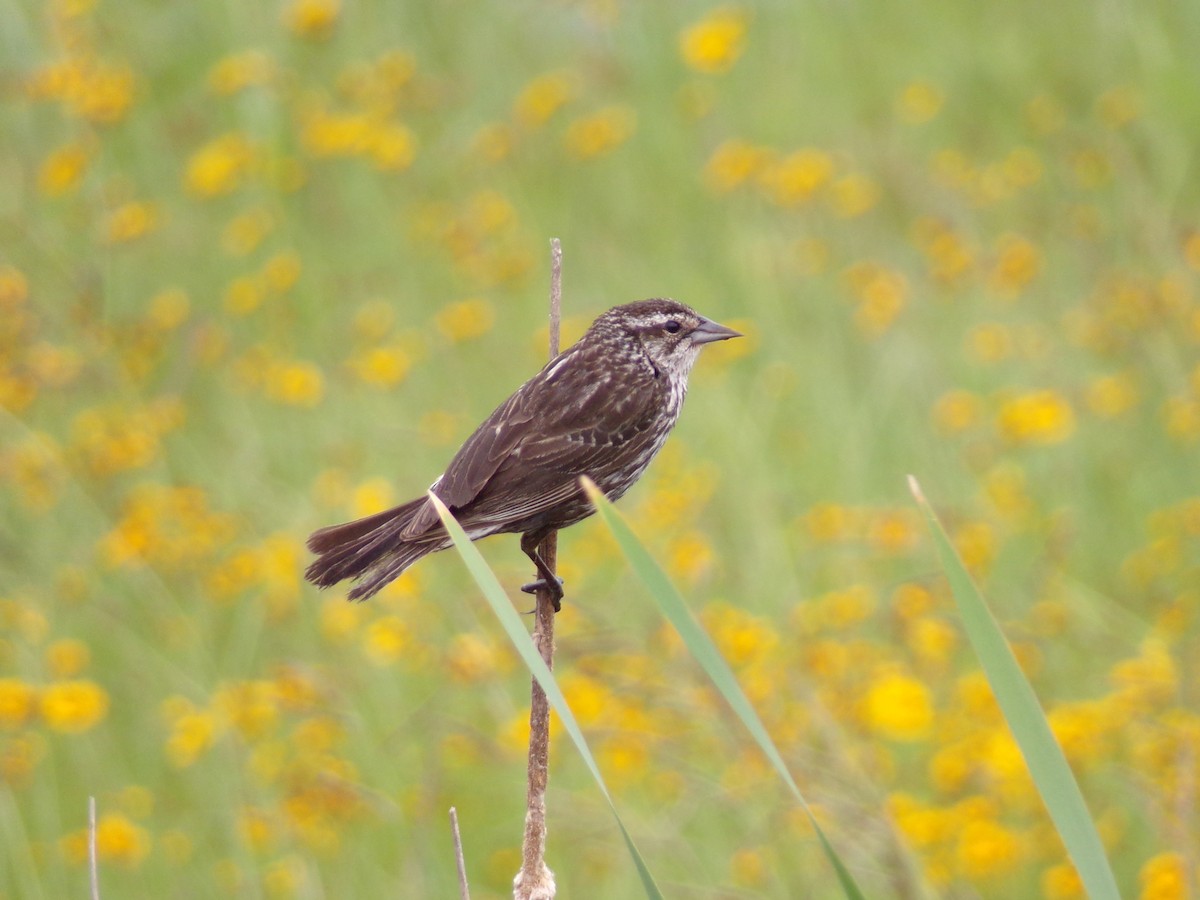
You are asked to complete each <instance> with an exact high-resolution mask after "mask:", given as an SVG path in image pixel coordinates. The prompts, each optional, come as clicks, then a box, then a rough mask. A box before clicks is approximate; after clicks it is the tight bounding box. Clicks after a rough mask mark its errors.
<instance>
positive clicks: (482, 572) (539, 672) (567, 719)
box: [429, 492, 662, 900]
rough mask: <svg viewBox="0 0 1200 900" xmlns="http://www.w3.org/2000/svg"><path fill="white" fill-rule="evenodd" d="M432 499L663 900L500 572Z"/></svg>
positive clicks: (654, 899)
mask: <svg viewBox="0 0 1200 900" xmlns="http://www.w3.org/2000/svg"><path fill="white" fill-rule="evenodd" d="M429 497H430V499H431V500H432V501H433V505H434V507H435V508H436V509H437V512H438V515H439V516H441V517H442V523H443V524H444V525H445V526H446V530H447V531H448V532H449V533H450V538H451V539H452V540H453V541H454V549H455V550H457V551H458V553H459V555H460V556H461V557H462V559H463V562H465V563H466V565H467V570H468V571H469V572H470V573H471V577H472V578H474V579H475V583H476V584H478V585H479V588H480V590H481V591H483V596H484V597H485V598H486V599H487V602H488V605H489V606H491V608H492V611H493V612H494V613H495V614H496V618H497V619H499V620H500V624H501V626H503V628H504V630H505V632H506V633H507V634H508V638H509V640H511V641H512V643H513V646H514V647H516V648H517V653H519V654H520V656H521V659H522V660H524V662H525V665H526V666H527V667H528V668H529V671H530V672H531V673H533V677H534V678H536V679H537V680H538V684H540V685H541V686H542V690H544V691H545V692H546V699H547V700H549V701H550V706H551V707H552V708H553V709H554V711H555V712H556V713H558V718H559V720H560V721H561V722H562V724H563V728H564V729H566V732H567V734H569V735H570V736H571V740H572V741H573V742H574V743H575V746H576V747H577V748H578V750H579V754H580V756H582V757H583V761H584V764H585V765H586V766H587V767H588V771H590V772H591V773H592V777H593V778H594V779H596V784H597V785H598V786H599V787H600V793H601V794H603V795H604V799H605V800H606V801H608V808H609V809H610V810H612V814H613V818H614V819H616V821H617V827H618V828H619V829H620V830H621V837H622V838H624V840H625V846H626V847H627V848H628V849H629V855H630V856H631V857H633V863H634V865H635V866H636V867H637V871H638V875H639V877H640V878H641V880H642V887H643V888H644V889H645V891H646V896H647V897H650V898H651V900H662V893H661V892H660V891H659V889H658V885H657V884H656V883H655V881H654V877H653V876H652V875H651V874H650V869H649V868H648V867H647V866H646V861H645V859H643V858H642V854H641V853H640V852H639V851H638V849H637V846H636V845H635V844H634V842H633V838H632V837H630V835H629V830H628V829H627V828H626V827H625V823H624V822H622V821H621V816H620V814H619V813H618V812H617V807H616V804H615V803H613V799H612V795H611V794H610V793H609V792H608V786H607V785H606V784H605V783H604V777H603V776H602V775H601V774H600V767H599V766H598V765H597V764H596V758H595V757H594V756H593V755H592V751H591V749H590V748H589V747H588V744H587V741H586V740H584V737H583V732H582V731H581V730H580V728H579V723H578V722H577V721H576V720H575V716H574V714H573V713H572V712H571V708H570V707H569V706H567V699H566V697H564V696H563V692H562V690H561V689H560V688H559V686H558V682H557V681H556V680H555V679H554V673H553V672H551V671H550V669H549V667H547V665H546V662H545V660H543V659H542V656H541V654H540V653H538V651H537V647H535V646H534V644H533V639H532V638H531V637H530V635H529V632H528V631H527V630H526V629H525V624H524V623H523V622H522V621H521V617H520V616H519V615H517V613H516V611H515V610H514V609H513V608H512V604H511V603H510V602H509V600H508V595H507V594H505V593H504V588H503V587H501V586H500V581H499V579H497V578H496V573H494V572H493V571H492V570H491V568H489V567H488V564H487V563H486V562H485V561H484V559H483V556H482V555H480V553H479V551H478V550H477V549H476V548H475V545H474V544H473V543H472V542H471V539H470V538H469V537H467V535H466V532H464V531H463V530H462V527H461V526H460V525H459V524H458V522H457V521H455V519H454V516H453V515H451V513H450V511H449V510H448V509H446V506H445V504H443V503H442V501H441V500H439V499H438V498H437V497H436V496H435V495H434V494H433V493H432V492H430V493H429Z"/></svg>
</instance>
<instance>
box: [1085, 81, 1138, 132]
mask: <svg viewBox="0 0 1200 900" xmlns="http://www.w3.org/2000/svg"><path fill="white" fill-rule="evenodd" d="M1096 113H1097V115H1098V116H1099V117H1100V121H1101V122H1103V123H1104V124H1105V125H1107V126H1108V127H1109V128H1113V129H1116V128H1124V127H1125V126H1126V125H1128V124H1129V123H1130V122H1132V121H1133V120H1134V119H1136V118H1137V117H1138V116H1140V115H1141V113H1142V103H1141V98H1140V97H1139V96H1138V93H1137V91H1136V90H1135V89H1134V88H1132V87H1129V86H1127V85H1122V86H1120V87H1115V88H1112V89H1111V90H1107V91H1105V92H1104V93H1103V94H1101V95H1100V97H1099V99H1098V100H1097V101H1096Z"/></svg>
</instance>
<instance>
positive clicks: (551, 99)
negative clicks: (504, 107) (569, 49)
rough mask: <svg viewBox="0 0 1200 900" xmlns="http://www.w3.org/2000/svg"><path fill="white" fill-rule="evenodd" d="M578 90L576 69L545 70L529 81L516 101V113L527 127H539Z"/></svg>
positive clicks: (517, 117) (517, 118)
mask: <svg viewBox="0 0 1200 900" xmlns="http://www.w3.org/2000/svg"><path fill="white" fill-rule="evenodd" d="M577 92H578V78H577V77H576V75H575V73H574V72H571V71H569V70H567V69H558V70H555V71H553V72H544V73H542V74H541V75H539V76H537V77H536V78H534V79H533V81H531V82H529V84H527V85H526V86H525V87H524V88H523V89H522V90H521V93H519V94H518V95H517V99H516V100H514V101H513V116H514V117H515V118H516V120H517V121H518V122H519V123H520V124H522V125H524V126H526V127H527V128H539V127H541V126H542V125H545V124H546V122H548V121H549V120H550V117H551V116H553V115H554V114H555V113H556V112H558V111H559V110H560V109H561V108H562V107H563V106H565V105H566V104H567V103H568V102H570V101H571V100H572V99H573V98H574V97H575V94H576V93H577Z"/></svg>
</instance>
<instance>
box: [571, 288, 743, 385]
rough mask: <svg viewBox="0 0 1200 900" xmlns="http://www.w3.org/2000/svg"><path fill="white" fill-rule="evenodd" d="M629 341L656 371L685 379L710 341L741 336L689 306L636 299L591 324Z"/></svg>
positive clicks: (616, 307) (668, 301)
mask: <svg viewBox="0 0 1200 900" xmlns="http://www.w3.org/2000/svg"><path fill="white" fill-rule="evenodd" d="M592 328H593V329H599V330H602V331H605V332H609V333H611V334H612V335H613V336H616V335H617V334H620V335H622V336H625V337H627V338H633V339H634V340H635V341H636V342H637V345H638V346H640V347H641V349H642V351H643V352H644V353H645V354H646V357H647V358H648V359H649V360H650V362H651V364H652V365H653V366H654V367H655V369H656V370H658V371H662V372H665V373H667V374H669V375H671V376H673V377H682V378H686V377H687V375H688V373H689V372H690V371H691V368H692V366H693V365H694V364H695V362H696V357H697V356H698V355H699V353H700V348H701V347H702V346H704V345H705V344H710V343H712V342H713V341H725V340H728V339H729V338H735V337H741V333H740V332H737V331H734V330H733V329H732V328H726V327H725V326H724V325H719V324H717V323H716V322H714V321H712V320H711V319H706V318H705V317H704V316H702V315H700V314H699V313H698V312H696V311H695V310H694V309H692V308H691V307H690V306H687V305H686V304H683V303H679V302H678V301H675V300H668V299H654V300H640V301H638V302H637V303H627V304H625V305H624V306H615V307H613V308H612V309H610V310H609V311H608V312H606V313H604V314H603V315H601V316H600V317H599V318H598V319H597V320H596V321H595V323H594V324H593V325H592Z"/></svg>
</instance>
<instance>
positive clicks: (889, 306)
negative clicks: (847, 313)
mask: <svg viewBox="0 0 1200 900" xmlns="http://www.w3.org/2000/svg"><path fill="white" fill-rule="evenodd" d="M845 280H846V282H847V284H848V285H849V287H850V289H851V290H852V292H853V293H854V295H855V296H856V297H857V298H858V306H857V308H856V309H855V311H854V322H855V324H856V325H857V326H858V327H859V330H860V331H862V332H863V333H864V334H866V335H867V336H868V337H871V338H876V337H879V336H880V335H882V334H883V333H884V332H885V331H887V330H888V328H890V327H891V325H892V323H893V322H894V321H895V319H896V316H898V315H899V314H900V311H901V310H902V309H903V308H904V306H905V304H906V303H907V301H908V279H906V278H905V277H904V275H902V274H901V273H900V272H897V271H895V270H893V269H889V268H887V267H885V266H882V265H879V264H878V263H873V262H862V263H856V264H855V265H853V266H851V267H850V268H849V269H847V270H846V274H845Z"/></svg>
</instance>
